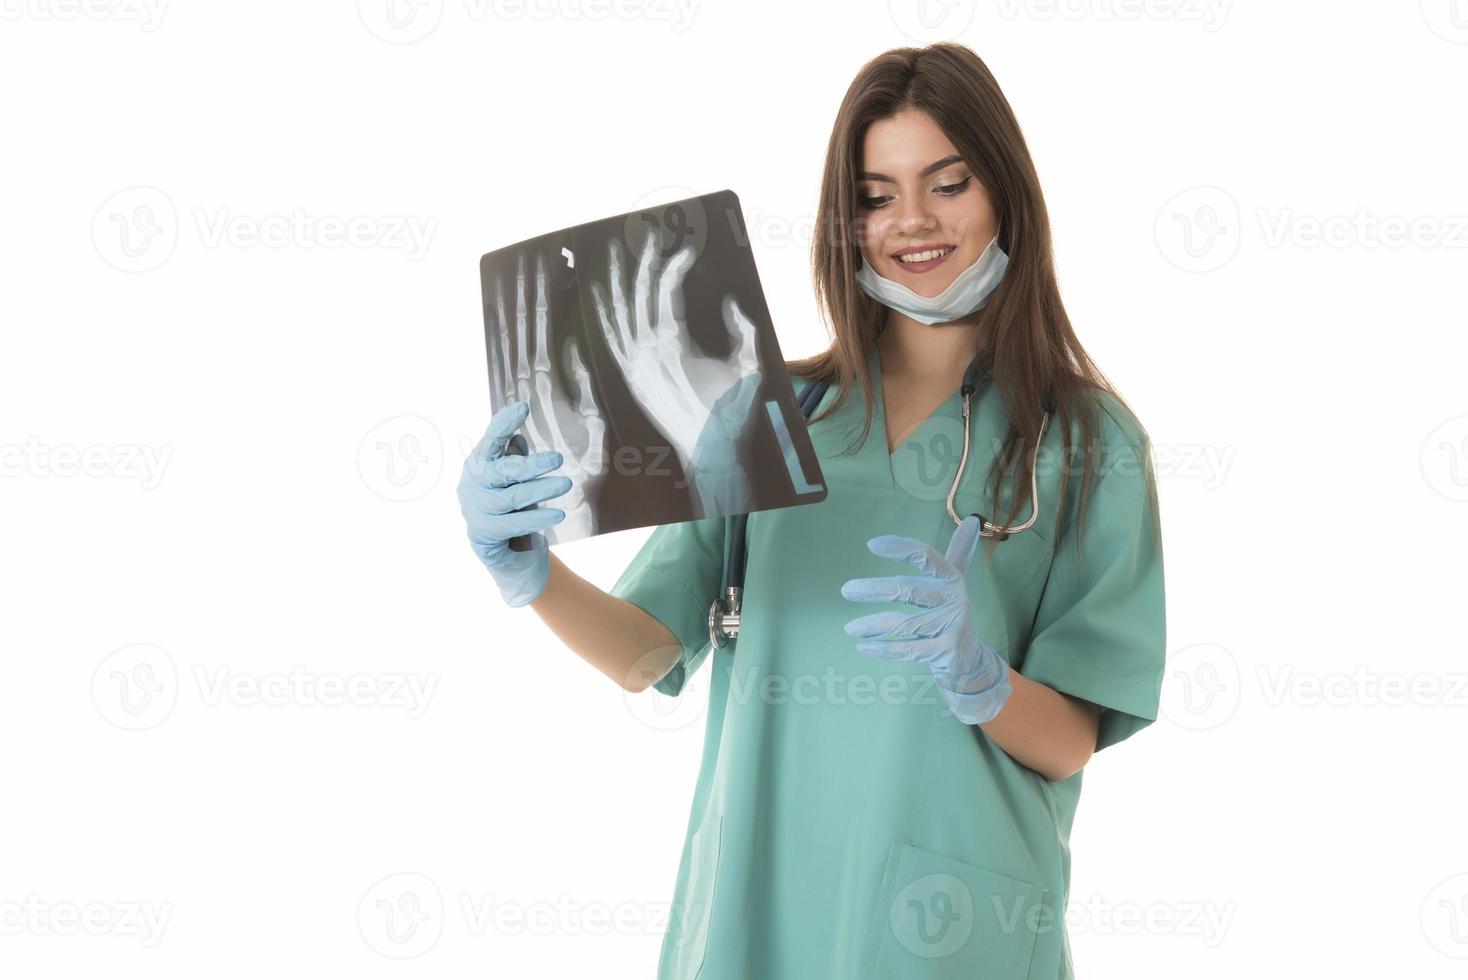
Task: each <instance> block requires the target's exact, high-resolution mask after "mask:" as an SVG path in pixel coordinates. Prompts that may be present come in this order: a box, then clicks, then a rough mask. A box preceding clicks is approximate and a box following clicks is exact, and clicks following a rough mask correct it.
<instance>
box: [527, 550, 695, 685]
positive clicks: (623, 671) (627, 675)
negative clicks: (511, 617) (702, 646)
mask: <svg viewBox="0 0 1468 980" xmlns="http://www.w3.org/2000/svg"><path fill="white" fill-rule="evenodd" d="M547 556H548V558H549V560H550V573H549V575H548V576H547V577H546V583H545V591H544V592H542V593H541V594H540V596H539V597H537V598H536V599H534V600H532V601H531V602H530V604H529V605H530V608H531V609H534V610H535V611H536V613H537V614H538V615H539V616H540V618H541V619H542V620H543V621H544V622H545V625H546V626H548V627H550V631H551V632H552V633H554V634H556V636H558V637H559V638H560V640H561V642H562V643H564V644H566V646H568V647H570V648H571V649H572V650H573V651H575V653H576V655H577V656H579V657H580V658H581V659H582V660H585V661H586V662H587V663H589V664H591V665H592V666H593V667H595V668H596V669H597V670H599V671H601V672H602V673H603V674H606V675H607V676H608V677H610V678H611V679H612V680H613V681H615V682H616V683H617V684H618V685H620V686H621V687H622V688H624V689H625V690H627V691H631V692H632V693H634V694H635V693H637V692H639V691H643V690H646V689H647V688H649V687H651V686H652V685H653V683H654V682H655V681H657V680H658V679H659V678H661V677H662V676H663V675H664V674H666V673H667V672H668V671H669V670H671V669H672V667H673V665H674V664H676V663H677V662H678V656H679V654H681V653H682V651H683V645H682V643H680V642H679V640H678V637H676V636H675V635H673V631H672V630H670V629H668V628H667V627H666V626H664V625H663V624H662V623H660V622H658V621H657V620H656V619H654V618H653V616H652V614H651V613H648V612H647V611H646V610H644V609H642V608H641V607H640V606H636V605H634V604H633V603H631V602H628V601H627V600H626V599H621V598H618V597H617V596H614V595H612V594H611V593H609V592H604V591H603V590H601V589H599V588H597V587H596V586H595V585H592V584H591V583H590V582H588V581H586V579H584V578H582V577H581V576H579V575H577V574H576V573H575V572H573V571H571V569H570V568H569V567H568V566H567V565H566V563H565V562H563V561H561V560H560V559H559V558H557V557H556V556H555V554H554V553H550V552H548V553H547Z"/></svg>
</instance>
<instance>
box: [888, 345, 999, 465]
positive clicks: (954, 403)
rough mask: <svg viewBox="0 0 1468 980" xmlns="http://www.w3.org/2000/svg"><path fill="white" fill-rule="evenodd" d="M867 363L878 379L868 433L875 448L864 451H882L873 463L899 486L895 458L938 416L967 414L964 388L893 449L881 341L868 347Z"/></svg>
mask: <svg viewBox="0 0 1468 980" xmlns="http://www.w3.org/2000/svg"><path fill="white" fill-rule="evenodd" d="M867 363H868V364H869V365H870V367H871V371H872V374H871V377H872V378H873V379H874V387H873V390H872V431H871V432H870V433H868V435H867V443H868V444H869V446H870V447H871V448H870V449H866V448H864V450H863V453H864V454H870V455H872V456H876V454H878V453H880V454H881V455H880V461H878V459H873V461H872V465H873V466H874V467H877V472H878V473H882V472H885V473H886V481H887V486H889V487H896V486H897V478H896V475H895V472H894V470H893V466H892V461H893V460H894V459H895V458H896V457H897V456H898V454H900V453H901V452H902V451H903V450H904V449H905V448H906V447H907V444H908V443H910V442H913V441H914V440H916V439H918V438H919V437H920V436H922V434H923V430H924V429H926V428H928V427H929V426H931V425H933V424H934V420H935V419H940V418H950V419H960V420H961V419H962V418H963V394H962V392H963V388H962V386H961V385H960V386H958V387H955V388H954V389H953V391H952V392H951V393H949V395H948V397H947V398H945V399H944V400H943V401H942V402H941V403H940V404H939V405H938V407H937V408H935V409H933V412H932V414H931V415H929V416H927V417H926V418H925V419H923V420H922V421H921V422H919V423H918V424H917V426H916V427H915V428H914V429H913V430H912V431H911V432H909V433H908V434H907V435H906V436H905V437H903V439H902V441H901V442H899V443H898V444H897V446H896V447H895V448H894V449H893V450H892V451H891V452H888V451H887V406H886V399H885V398H884V397H883V395H882V358H881V356H880V355H879V354H878V353H877V345H876V344H875V343H873V344H872V345H871V346H870V347H869V348H868V349H867ZM978 394H979V393H978V392H975V393H974V395H975V397H974V398H973V399H970V404H971V405H972V404H973V402H974V401H976V400H977V396H978ZM971 410H972V409H971Z"/></svg>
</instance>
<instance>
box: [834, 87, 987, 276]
mask: <svg viewBox="0 0 1468 980" xmlns="http://www.w3.org/2000/svg"><path fill="white" fill-rule="evenodd" d="M856 194H857V212H856V216H857V231H856V242H857V245H858V246H859V247H860V248H861V251H862V254H863V255H865V256H866V260H867V262H868V263H869V264H870V265H871V267H872V268H873V269H875V270H876V271H877V273H878V274H880V275H883V276H886V277H887V278H888V279H891V280H892V281H893V282H897V283H901V284H902V285H904V286H906V287H907V288H908V289H911V290H912V291H913V292H915V293H917V294H918V295H919V296H936V295H938V294H939V293H941V292H942V291H943V290H944V289H946V288H947V287H948V285H949V284H950V283H952V282H953V280H954V279H956V278H958V274H959V273H960V272H962V271H963V270H964V269H966V268H968V267H969V266H970V265H972V264H973V263H974V261H975V260H976V259H977V258H978V257H979V256H980V255H981V254H983V251H984V249H985V248H986V247H987V246H988V244H989V242H990V240H991V239H993V237H994V233H995V231H996V230H997V227H998V225H997V221H998V219H997V216H996V215H995V214H994V206H993V204H991V203H990V201H989V193H988V191H987V190H985V188H984V187H983V185H981V184H980V183H979V179H978V178H977V177H975V176H974V175H973V173H972V172H970V170H969V168H968V165H967V164H966V163H964V162H963V159H962V158H961V157H960V156H959V155H958V150H957V149H955V148H954V146H953V144H952V143H950V142H949V141H948V137H946V136H944V135H943V131H942V130H941V129H939V128H938V124H937V123H935V122H934V121H933V117H932V116H930V115H928V114H927V113H926V112H923V111H922V110H921V109H912V108H908V109H903V110H901V111H900V112H898V113H897V114H896V115H895V116H892V117H890V118H888V119H879V120H877V121H876V122H874V123H872V124H871V125H870V126H868V127H867V131H866V135H865V136H864V137H863V139H862V145H861V162H860V166H859V168H858V171H857V183H856ZM925 252H937V253H939V254H938V255H936V256H929V257H928V258H926V259H925V260H924V261H921V262H916V263H910V262H905V261H904V260H902V259H900V258H898V256H899V255H904V254H905V255H907V256H909V257H912V256H915V255H920V254H923V253H925Z"/></svg>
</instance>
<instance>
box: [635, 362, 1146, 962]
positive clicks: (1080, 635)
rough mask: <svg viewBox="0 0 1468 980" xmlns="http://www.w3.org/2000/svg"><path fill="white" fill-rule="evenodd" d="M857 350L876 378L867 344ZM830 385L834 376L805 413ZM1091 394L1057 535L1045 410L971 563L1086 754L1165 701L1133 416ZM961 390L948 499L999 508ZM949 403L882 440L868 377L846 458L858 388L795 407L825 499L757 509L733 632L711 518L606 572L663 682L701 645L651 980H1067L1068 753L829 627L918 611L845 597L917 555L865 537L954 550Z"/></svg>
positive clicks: (997, 442)
mask: <svg viewBox="0 0 1468 980" xmlns="http://www.w3.org/2000/svg"><path fill="white" fill-rule="evenodd" d="M868 360H869V364H870V370H871V371H872V372H873V375H874V377H875V387H874V388H873V390H874V391H875V392H878V393H880V392H881V390H882V388H881V364H880V359H879V358H878V357H877V353H876V348H875V347H872V348H871V349H870V353H869V358H868ZM795 383H796V388H797V390H802V389H803V386H804V384H805V383H806V382H804V381H799V380H796V382H795ZM835 397H836V389H835V387H834V386H832V387H831V388H830V389H828V390H827V392H826V393H825V395H824V396H823V398H822V402H821V404H820V405H819V406H818V407H817V411H818V412H819V411H821V410H823V409H824V408H825V407H826V405H827V404H829V403H831V402H833V401H834V400H835ZM1099 397H1100V399H1101V402H1100V403H1101V405H1102V406H1103V408H1104V409H1105V410H1104V411H1103V412H1102V413H1100V423H1101V438H1102V445H1103V447H1104V452H1103V454H1102V456H1101V458H1100V465H1101V476H1100V479H1099V481H1098V482H1097V483H1096V485H1095V487H1094V491H1093V494H1092V496H1091V498H1090V500H1089V504H1088V508H1087V514H1086V521H1085V523H1084V528H1083V530H1081V529H1080V528H1079V525H1078V524H1077V521H1076V510H1077V507H1078V501H1079V492H1078V491H1079V483H1080V480H1079V478H1078V476H1073V478H1072V479H1071V480H1070V483H1069V486H1068V488H1067V491H1066V499H1065V501H1064V507H1065V518H1064V520H1063V521H1062V523H1061V525H1060V529H1059V531H1058V534H1057V532H1056V530H1055V523H1054V521H1055V508H1056V506H1057V504H1058V503H1059V501H1058V499H1057V498H1058V494H1059V483H1060V478H1061V473H1060V470H1061V467H1060V465H1059V463H1060V446H1061V433H1060V432H1059V431H1058V428H1059V427H1058V426H1055V425H1052V426H1051V427H1050V430H1049V431H1047V433H1046V436H1045V440H1044V444H1043V446H1042V449H1041V463H1040V467H1039V469H1040V473H1039V500H1040V516H1039V518H1038V519H1037V520H1036V521H1035V523H1034V525H1032V526H1031V527H1030V528H1029V529H1028V530H1025V531H1021V532H1018V533H1016V534H1014V535H1013V536H1011V537H1010V538H1009V539H1008V540H1006V541H1003V542H1000V543H999V544H998V546H997V548H996V549H995V550H994V551H993V553H992V557H991V556H990V554H989V552H988V550H987V542H981V543H980V545H979V548H978V551H977V552H976V554H975V556H974V559H973V563H972V564H971V565H970V567H969V569H968V573H967V583H968V589H969V596H970V599H971V600H972V603H973V608H974V616H973V621H974V623H975V625H976V628H977V630H978V632H979V634H980V637H981V638H982V639H983V640H984V641H985V642H987V643H988V644H990V645H991V646H993V647H994V648H995V649H996V650H998V651H1000V653H1001V655H1003V656H1004V657H1005V659H1006V660H1007V661H1008V663H1009V664H1010V665H1011V666H1012V667H1014V668H1015V669H1016V670H1017V671H1019V672H1020V673H1022V674H1024V675H1025V676H1026V677H1029V678H1031V679H1033V680H1036V681H1039V682H1040V683H1043V684H1046V685H1048V686H1050V687H1052V688H1054V689H1056V690H1058V691H1062V692H1064V693H1066V694H1070V695H1073V696H1075V697H1078V698H1083V699H1085V700H1087V701H1092V702H1095V703H1096V704H1098V705H1100V706H1101V708H1102V713H1101V721H1100V731H1099V736H1098V738H1097V748H1098V749H1100V748H1104V747H1106V746H1109V745H1112V744H1114V743H1116V742H1119V741H1121V740H1122V739H1124V738H1126V737H1127V736H1129V735H1131V734H1132V733H1134V732H1136V731H1137V730H1139V729H1141V728H1143V727H1144V726H1146V725H1147V724H1148V723H1150V722H1151V721H1153V720H1155V718H1156V712H1157V704H1158V692H1159V689H1160V687H1161V682H1162V673H1163V653H1164V621H1163V584H1162V548H1161V539H1160V533H1159V529H1158V522H1157V510H1156V502H1155V492H1154V490H1155V488H1154V481H1153V476H1152V471H1151V467H1150V464H1149V462H1148V461H1149V459H1150V453H1149V450H1148V448H1147V442H1146V435H1145V433H1144V432H1143V430H1142V429H1141V427H1140V426H1139V425H1138V424H1137V423H1136V421H1135V419H1134V418H1132V416H1131V415H1130V413H1128V412H1127V411H1126V409H1125V408H1124V407H1122V406H1121V403H1120V402H1119V401H1117V400H1116V399H1115V398H1113V397H1111V396H1109V395H1103V396H1099ZM972 404H973V417H972V419H971V427H972V435H971V438H970V449H969V458H968V462H967V464H966V466H965V471H964V479H963V481H962V483H961V484H960V485H959V490H958V493H957V495H956V496H955V498H954V509H955V511H957V512H958V514H959V515H960V517H962V516H964V515H966V514H968V513H971V512H974V511H978V512H980V513H982V514H984V515H986V516H993V517H996V519H1000V520H1002V519H1003V514H1004V513H1007V511H1008V506H1007V505H1008V503H1009V501H1008V499H1007V497H1006V498H1005V499H1004V500H1002V503H1003V504H1004V505H1005V508H1004V510H1003V511H1000V510H999V508H997V507H995V505H994V501H993V500H992V498H991V497H990V496H989V494H988V493H987V492H986V487H987V476H988V472H989V467H990V464H991V462H992V461H993V459H994V456H995V453H996V451H997V450H998V448H999V447H1000V446H1001V445H1002V439H1003V435H1004V431H1005V428H1006V426H1007V418H1006V416H1005V413H1004V408H1003V405H1002V403H1001V400H1000V397H999V393H998V391H997V389H996V387H995V386H994V385H992V384H987V383H984V384H982V385H981V387H980V388H979V389H978V391H976V392H975V393H974V396H973V401H972ZM962 410H963V401H962V397H961V396H960V394H959V391H958V390H957V389H955V390H954V391H953V393H952V394H951V395H950V396H949V398H948V399H947V400H946V401H945V402H944V403H943V404H942V405H940V406H939V407H938V409H937V410H936V411H935V412H934V413H933V415H931V416H930V417H928V418H927V419H926V420H924V422H923V423H922V424H921V425H920V426H919V427H918V428H917V429H916V430H915V431H914V432H913V433H912V434H911V435H910V436H909V437H908V438H907V439H906V440H905V441H904V442H903V443H902V445H900V446H898V447H897V449H896V451H895V452H893V453H892V454H891V455H890V456H889V454H888V453H887V446H886V438H885V432H886V423H885V421H884V416H883V410H882V399H881V397H880V394H879V395H878V397H877V398H876V399H875V405H874V415H873V421H872V428H871V431H870V432H869V433H868V435H867V438H866V439H865V441H864V442H863V443H862V445H861V446H860V447H859V448H858V449H857V450H856V451H855V452H854V453H850V452H847V453H846V454H844V455H843V454H842V451H843V450H845V449H847V447H848V446H850V445H852V444H854V442H855V440H856V438H857V437H858V436H859V435H860V433H861V423H862V412H863V406H862V399H861V391H860V389H859V388H858V389H856V390H853V391H852V393H851V396H849V398H848V401H847V403H846V405H844V406H842V409H841V410H840V411H839V412H837V413H835V414H833V415H832V416H830V417H829V418H826V419H823V420H821V421H818V422H815V423H814V424H811V425H810V426H809V431H810V435H811V440H812V442H813V444H814V446H815V449H816V453H817V456H818V457H819V459H820V462H821V467H822V471H823V474H824V478H825V482H826V485H827V488H828V495H827V497H826V499H825V500H823V501H821V502H820V503H816V504H806V505H800V506H795V507H786V508H781V509H778V510H768V511H759V512H756V513H753V514H751V515H750V516H749V519H748V523H747V525H746V535H747V538H746V540H747V542H748V564H747V569H746V575H745V591H744V599H743V610H742V614H741V618H740V632H739V637H738V639H737V640H736V641H734V642H733V643H731V644H730V645H727V646H725V647H723V648H717V649H716V648H714V647H713V646H712V644H711V643H710V642H709V638H708V626H707V615H708V607H709V604H710V602H712V601H713V599H714V597H715V596H716V595H718V594H719V589H720V585H721V578H722V572H723V559H724V548H725V542H724V527H725V520H724V518H722V517H719V518H707V519H702V520H695V521H689V522H685V523H680V524H668V525H662V526H659V527H657V528H655V529H654V531H653V533H652V535H651V536H650V537H649V538H648V540H647V542H646V543H645V544H644V546H643V547H642V549H641V550H640V551H639V552H638V554H637V555H636V556H635V557H634V558H633V560H632V562H631V563H630V564H629V565H628V567H627V569H626V570H625V571H624V572H623V574H622V575H621V577H620V578H619V579H618V581H617V582H616V584H615V585H614V586H613V587H612V589H611V593H612V594H613V595H616V596H620V597H622V598H624V599H627V600H628V601H630V602H632V603H634V604H636V605H637V606H639V607H641V608H642V609H645V610H646V611H647V612H648V613H650V614H651V615H652V616H654V617H655V618H656V619H658V620H659V621H660V622H661V623H663V624H664V625H666V626H667V627H668V629H669V630H671V631H672V632H673V633H674V634H675V635H676V636H677V637H678V639H679V641H680V643H681V644H682V647H683V651H682V655H681V657H680V659H679V661H678V663H677V664H676V665H675V666H674V667H673V668H672V670H671V671H669V672H668V673H667V674H666V675H664V676H663V677H662V678H661V679H660V680H658V681H657V682H656V684H655V685H654V686H655V687H656V689H657V690H658V691H660V692H662V693H663V694H665V695H668V696H677V695H678V694H679V692H680V691H682V690H683V687H684V684H685V682H686V679H687V678H688V677H689V676H690V675H691V674H692V673H693V672H694V671H695V670H697V669H698V668H699V667H700V666H701V665H702V663H703V662H704V661H705V660H708V661H709V663H710V679H709V710H708V716H707V721H706V730H705V739H704V750H703V758H702V763H701V766H700V770H699V775H698V783H697V786H696V787H695V790H694V795H693V805H692V809H691V812H690V814H689V821H688V829H687V831H686V833H685V835H684V844H683V852H682V859H681V862H680V866H679V870H678V876H677V883H676V886H675V892H674V897H673V906H672V909H671V912H670V919H669V926H668V931H667V933H666V934H665V936H664V940H663V946H662V952H661V958H660V961H659V968H658V977H659V980H694V978H701V980H748V978H752V977H758V978H761V980H786V978H788V980H809V978H813V977H821V978H837V980H845V978H853V980H855V978H874V977H893V978H902V980H923V978H948V977H953V978H957V977H966V978H973V977H983V978H986V980H1011V978H1013V980H1031V978H1045V980H1054V978H1070V977H1071V976H1072V968H1071V961H1070V950H1069V943H1068V940H1067V937H1066V934H1065V928H1064V911H1065V904H1066V897H1067V887H1068V884H1069V878H1070V850H1069V844H1068V839H1069V835H1070V828H1071V823H1072V819H1073V817H1074V815H1075V810H1076V802H1077V798H1078V797H1079V795H1080V789H1081V779H1082V775H1083V772H1080V773H1076V774H1075V775H1074V776H1071V777H1070V778H1069V779H1065V780H1062V781H1058V782H1051V781H1049V780H1046V779H1045V778H1044V777H1042V776H1040V775H1039V774H1038V773H1036V772H1035V771H1034V770H1032V769H1030V768H1028V767H1026V766H1024V765H1021V764H1020V763H1018V762H1016V761H1015V760H1014V759H1012V758H1010V756H1009V755H1008V754H1006V753H1005V752H1004V750H1003V749H1001V748H999V746H997V745H996V744H994V743H993V742H991V741H990V740H989V739H988V737H987V736H986V735H985V734H984V732H983V730H982V729H981V728H979V727H978V726H976V725H966V724H964V723H963V722H961V721H959V720H957V719H956V718H954V717H953V715H952V714H951V713H950V712H949V711H948V710H947V706H946V702H944V700H943V697H942V695H941V693H940V692H939V691H938V690H937V689H936V688H935V687H934V686H933V684H932V679H931V674H930V673H929V671H928V668H927V667H926V666H925V665H923V664H916V663H909V662H894V661H888V660H884V659H881V658H878V657H875V656H872V655H870V654H867V653H863V652H861V651H859V650H857V649H856V644H857V642H858V640H857V639H856V638H854V637H849V636H847V635H846V634H845V633H844V631H843V626H844V625H845V624H846V623H847V622H849V621H850V620H852V619H855V618H857V617H858V616H862V615H866V614H868V613H873V612H878V611H881V610H884V609H895V610H906V611H909V612H910V611H913V609H914V608H915V607H913V606H910V605H906V604H902V603H888V604H879V603H858V602H853V601H851V600H849V599H846V598H845V597H844V596H842V595H841V586H842V583H844V582H846V581H847V580H848V579H852V578H859V577H865V576H875V575H902V574H917V572H916V570H915V569H914V568H913V566H911V565H910V564H908V563H906V562H897V561H894V560H892V559H887V558H882V557H879V556H877V555H874V554H872V553H871V552H870V551H869V550H867V547H866V542H867V539H868V538H871V537H874V536H875V535H878V534H898V535H905V536H908V537H914V538H918V539H920V540H925V541H928V542H930V543H931V544H932V545H933V546H934V547H935V548H936V549H937V550H938V551H939V552H940V553H941V552H943V551H944V550H945V549H946V548H947V545H948V541H949V538H950V537H951V536H952V534H953V531H954V528H955V524H954V522H953V521H952V519H951V518H950V517H949V516H948V512H947V506H946V501H947V495H948V489H949V486H950V484H951V482H952V478H953V474H954V473H955V472H956V470H957V462H958V458H959V454H960V450H961V442H962V438H963V411H962ZM1047 460H1048V462H1047ZM1005 493H1007V483H1006V491H1005ZM1025 516H1028V509H1024V510H1022V511H1021V517H1020V519H1023V518H1024V517H1025ZM1078 537H1079V538H1080V540H1079V541H1077V538H1078ZM1077 543H1079V544H1080V545H1081V551H1080V554H1079V555H1077V553H1076V545H1077ZM645 696H649V697H650V696H652V695H645Z"/></svg>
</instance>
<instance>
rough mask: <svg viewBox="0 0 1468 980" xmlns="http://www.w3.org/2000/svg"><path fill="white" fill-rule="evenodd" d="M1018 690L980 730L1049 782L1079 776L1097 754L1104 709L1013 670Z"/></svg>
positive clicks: (1010, 674) (1012, 682)
mask: <svg viewBox="0 0 1468 980" xmlns="http://www.w3.org/2000/svg"><path fill="white" fill-rule="evenodd" d="M1009 680H1010V683H1011V685H1012V686H1013V688H1014V690H1013V693H1011V694H1010V696H1009V698H1008V700H1006V701H1005V702H1004V707H1003V708H1002V709H1001V710H1000V712H999V714H997V715H995V716H994V718H993V720H991V721H988V722H986V723H984V724H982V725H980V726H979V727H980V728H981V729H983V732H984V734H985V735H986V736H988V738H989V739H990V740H992V741H993V742H994V744H996V745H998V746H999V747H1000V748H1001V749H1003V750H1004V751H1005V752H1007V753H1008V754H1009V756H1010V757H1011V758H1013V759H1014V760H1015V761H1016V762H1018V763H1020V764H1021V765H1024V766H1028V767H1029V768H1031V769H1033V770H1035V771H1036V772H1038V773H1039V774H1040V775H1042V776H1044V777H1045V778H1046V779H1050V780H1059V779H1065V778H1067V777H1069V776H1072V775H1074V774H1075V773H1077V772H1079V771H1080V769H1081V767H1082V766H1084V765H1085V764H1086V763H1087V762H1088V761H1089V760H1090V758H1091V756H1092V754H1094V753H1095V751H1096V728H1097V725H1098V724H1099V721H1100V717H1101V709H1100V708H1099V707H1097V706H1096V705H1094V704H1092V703H1091V702H1089V701H1082V700H1080V699H1079V698H1073V697H1070V696H1069V695H1067V694H1061V693H1060V692H1059V691H1057V690H1055V689H1054V688H1052V687H1048V686H1046V685H1044V684H1041V683H1040V682H1039V681H1033V680H1030V679H1029V678H1028V677H1025V676H1024V675H1023V674H1021V673H1019V672H1018V671H1017V670H1015V669H1014V668H1012V667H1011V668H1010V669H1009Z"/></svg>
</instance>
